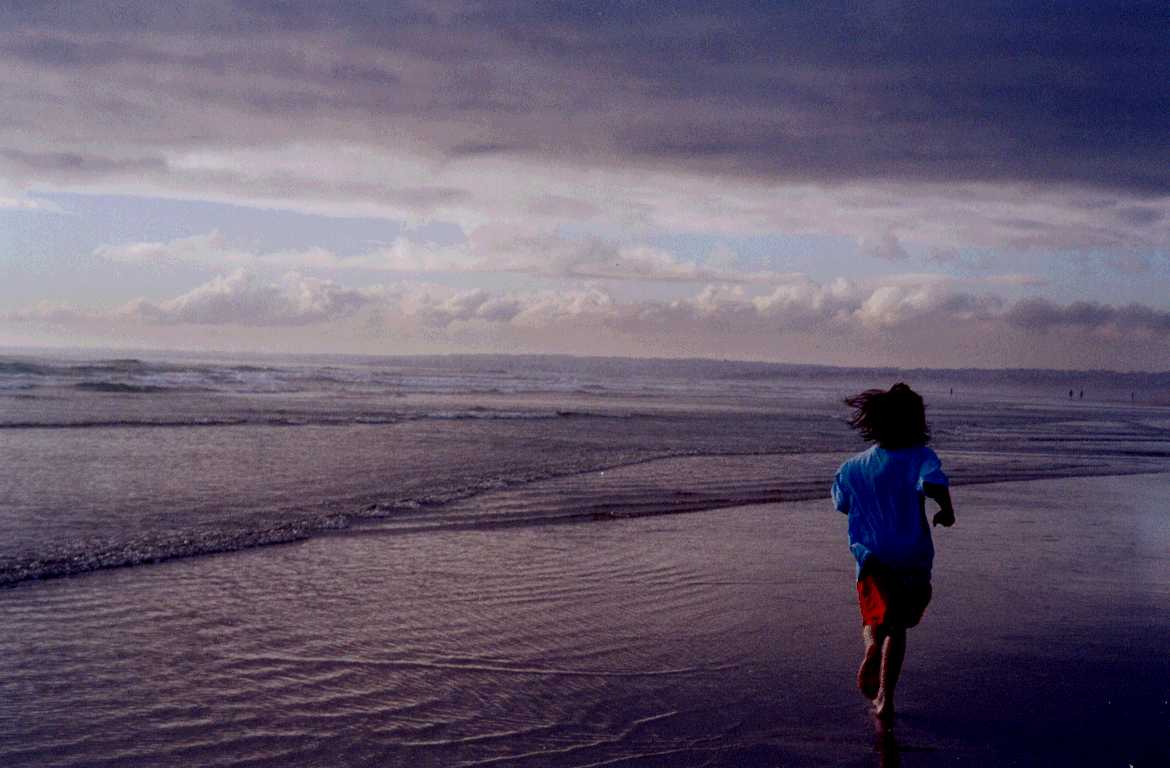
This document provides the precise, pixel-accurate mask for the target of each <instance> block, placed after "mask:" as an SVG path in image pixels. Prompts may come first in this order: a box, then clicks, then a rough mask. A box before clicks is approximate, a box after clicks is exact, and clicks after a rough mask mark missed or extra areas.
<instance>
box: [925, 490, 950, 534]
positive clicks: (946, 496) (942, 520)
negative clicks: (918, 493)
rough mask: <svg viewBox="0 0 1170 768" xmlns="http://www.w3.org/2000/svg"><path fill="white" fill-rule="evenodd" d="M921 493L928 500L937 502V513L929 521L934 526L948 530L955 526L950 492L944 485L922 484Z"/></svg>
mask: <svg viewBox="0 0 1170 768" xmlns="http://www.w3.org/2000/svg"><path fill="white" fill-rule="evenodd" d="M922 493H923V495H925V496H926V497H927V498H928V499H934V500H935V501H936V502H938V512H935V513H934V518H933V520H932V521H931V522H932V523H933V524H934V525H941V526H943V527H944V528H950V527H951V526H952V525H954V524H955V508H954V506H952V505H951V491H950V489H949V488H947V487H946V486H945V485H939V484H937V483H923V484H922Z"/></svg>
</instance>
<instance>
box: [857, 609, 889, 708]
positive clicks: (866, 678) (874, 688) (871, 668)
mask: <svg viewBox="0 0 1170 768" xmlns="http://www.w3.org/2000/svg"><path fill="white" fill-rule="evenodd" d="M861 639H862V640H863V641H864V642H865V655H864V656H863V657H862V658H861V668H860V669H858V670H857V688H858V690H860V691H861V695H862V696H864V697H865V698H867V699H870V700H873V698H874V697H875V696H877V694H878V686H879V685H880V684H881V677H880V673H881V662H882V640H883V639H884V636H883V634H882V633H881V632H879V631H878V629H877V628H876V627H871V626H864V627H862V628H861Z"/></svg>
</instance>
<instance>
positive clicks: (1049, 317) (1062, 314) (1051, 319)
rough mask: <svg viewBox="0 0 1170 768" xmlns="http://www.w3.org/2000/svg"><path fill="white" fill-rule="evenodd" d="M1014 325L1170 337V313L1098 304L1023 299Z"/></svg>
mask: <svg viewBox="0 0 1170 768" xmlns="http://www.w3.org/2000/svg"><path fill="white" fill-rule="evenodd" d="M1006 318H1007V320H1008V321H1009V322H1011V323H1012V324H1013V325H1015V326H1017V327H1020V328H1025V329H1028V330H1040V331H1045V330H1048V329H1050V328H1058V327H1076V328H1084V329H1088V330H1101V329H1108V328H1113V329H1119V330H1140V331H1147V332H1152V333H1158V334H1170V312H1167V311H1164V310H1158V309H1154V308H1152V307H1147V306H1144V305H1141V304H1129V305H1125V306H1114V305H1110V304H1099V303H1097V302H1094V301H1076V302H1073V303H1071V304H1064V305H1061V304H1054V303H1052V302H1050V301H1048V300H1046V299H1040V298H1033V299H1023V300H1021V301H1019V302H1017V303H1016V304H1015V306H1013V307H1012V308H1011V310H1010V311H1008V313H1007V315H1006Z"/></svg>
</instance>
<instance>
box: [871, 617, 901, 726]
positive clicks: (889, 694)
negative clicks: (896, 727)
mask: <svg viewBox="0 0 1170 768" xmlns="http://www.w3.org/2000/svg"><path fill="white" fill-rule="evenodd" d="M885 634H886V637H885V641H884V642H883V643H882V668H881V686H880V687H879V688H878V693H877V696H876V697H874V700H873V709H874V713H875V714H876V715H877V716H878V717H879V718H881V719H882V720H885V721H887V722H893V720H894V689H895V688H897V687H898V676H899V675H901V674H902V661H903V659H905V658H906V628H905V627H889V628H887V629H886V633H885Z"/></svg>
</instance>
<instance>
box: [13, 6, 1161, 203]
mask: <svg viewBox="0 0 1170 768" xmlns="http://www.w3.org/2000/svg"><path fill="white" fill-rule="evenodd" d="M388 5H390V7H381V6H379V5H378V4H367V3H319V2H303V1H298V0H290V1H289V2H280V3H277V2H267V3H262V2H245V1H241V2H235V3H230V2H219V3H198V4H190V3H175V2H164V1H160V0H154V1H152V2H114V3H110V2H107V3H101V4H97V3H75V4H70V3H54V4H46V3H24V2H8V3H5V4H4V5H3V7H2V8H0V30H3V31H2V32H0V55H2V56H3V59H4V62H5V64H4V65H3V67H0V70H2V69H3V68H11V70H10V71H11V73H12V74H10V75H9V77H8V78H6V85H7V87H8V89H9V91H10V92H11V93H10V98H9V99H8V104H9V114H8V116H7V117H5V118H3V119H0V142H8V143H10V146H9V150H10V151H12V150H21V149H23V150H24V151H31V150H30V148H29V147H27V146H26V147H23V148H22V147H14V146H11V142H13V141H15V138H14V136H15V135H16V134H17V133H19V134H20V135H22V136H23V137H24V138H25V139H27V138H28V136H29V133H28V131H29V129H30V128H33V127H36V128H38V129H39V130H40V131H41V132H42V134H43V135H42V136H41V137H40V140H41V141H42V142H43V143H45V144H54V145H56V144H62V143H67V144H70V145H71V149H70V151H77V152H80V151H81V149H82V145H92V144H93V142H94V141H95V140H96V141H99V142H100V141H127V142H138V143H144V144H147V145H154V146H176V145H184V144H188V143H202V144H207V143H209V142H220V143H223V144H230V145H237V144H255V143H257V142H264V141H297V140H322V139H339V140H357V141H365V142H371V143H381V144H383V145H386V146H391V147H393V146H398V145H400V144H404V143H405V144H409V145H411V146H412V147H414V148H415V149H416V150H422V151H425V152H428V153H431V154H434V155H435V156H438V157H467V156H481V155H485V154H500V153H505V154H508V155H510V156H529V157H533V158H537V159H540V158H544V157H550V156H552V157H556V158H559V159H571V160H575V161H588V162H592V163H618V162H624V163H635V164H643V165H649V166H658V167H666V168H681V169H689V170H694V171H700V172H706V173H711V174H716V175H720V176H724V175H730V176H751V177H759V178H768V179H785V180H813V181H822V182H823V181H829V182H834V181H854V180H872V179H881V180H891V179H892V180H919V181H941V182H948V183H950V182H957V181H996V182H1026V183H1036V184H1058V185H1063V184H1071V185H1077V186H1096V187H1103V188H1111V189H1124V190H1127V191H1129V192H1131V193H1134V194H1138V195H1145V194H1166V193H1170V142H1167V141H1166V136H1167V135H1170V89H1167V87H1166V83H1167V82H1170V56H1167V54H1166V32H1165V30H1166V29H1167V28H1168V24H1170V6H1167V5H1166V4H1165V3H1162V2H1125V3H1120V2H1119V3H1111V2H1094V3H1064V4H1053V3H1047V2H1043V3H1042V2H993V3H938V4H927V3H921V2H878V3H870V4H856V3H846V2H819V3H806V4H795V3H774V2H766V3H765V2H756V3H734V4H732V3H721V4H718V5H715V4H711V3H697V2H694V3H692V2H681V3H660V4H659V3H642V2H591V3H581V2H541V3H529V2H482V3H479V2H434V3H422V2H419V3H398V4H388ZM37 75H47V76H49V77H48V80H51V81H52V82H48V80H44V81H42V79H41V78H39V77H38V76H37ZM46 83H48V84H46ZM6 128H8V129H10V130H7V131H6V130H5V129H6ZM12 129H14V130H12ZM1132 215H1134V216H1135V217H1136V219H1137V220H1138V221H1139V222H1140V221H1142V220H1143V218H1142V217H1143V216H1145V215H1146V214H1143V213H1141V212H1137V211H1135V212H1134V213H1133V214H1132Z"/></svg>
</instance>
